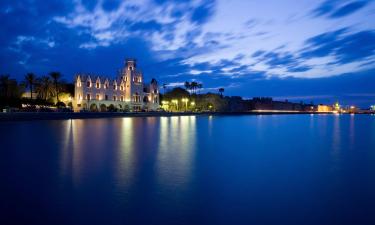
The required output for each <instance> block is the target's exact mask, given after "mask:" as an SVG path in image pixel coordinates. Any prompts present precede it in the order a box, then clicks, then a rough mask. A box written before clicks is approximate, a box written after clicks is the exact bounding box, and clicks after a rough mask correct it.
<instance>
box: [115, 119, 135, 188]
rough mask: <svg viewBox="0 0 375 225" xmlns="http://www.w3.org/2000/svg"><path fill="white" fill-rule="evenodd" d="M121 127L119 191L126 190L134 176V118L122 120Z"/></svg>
mask: <svg viewBox="0 0 375 225" xmlns="http://www.w3.org/2000/svg"><path fill="white" fill-rule="evenodd" d="M120 126H121V127H120V129H119V132H118V137H117V139H118V140H119V142H120V143H119V155H118V160H119V163H118V165H117V185H118V188H119V189H124V188H125V189H126V188H128V187H129V186H130V185H131V183H132V178H133V176H134V165H133V163H134V138H135V136H134V118H122V119H121V123H120Z"/></svg>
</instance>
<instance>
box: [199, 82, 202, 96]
mask: <svg viewBox="0 0 375 225" xmlns="http://www.w3.org/2000/svg"><path fill="white" fill-rule="evenodd" d="M202 88H203V84H202V83H198V93H199V94H200V90H201V89H202Z"/></svg>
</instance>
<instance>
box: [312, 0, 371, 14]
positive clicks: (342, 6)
mask: <svg viewBox="0 0 375 225" xmlns="http://www.w3.org/2000/svg"><path fill="white" fill-rule="evenodd" d="M368 3H370V1H369V0H356V1H350V2H348V1H347V0H326V1H324V2H322V3H321V4H320V5H319V6H318V7H317V8H315V9H314V10H313V11H312V14H313V15H314V16H315V17H319V16H327V17H329V18H340V17H344V16H348V15H350V14H352V13H354V12H356V11H358V10H360V9H362V8H363V7H365V6H366V5H367V4H368Z"/></svg>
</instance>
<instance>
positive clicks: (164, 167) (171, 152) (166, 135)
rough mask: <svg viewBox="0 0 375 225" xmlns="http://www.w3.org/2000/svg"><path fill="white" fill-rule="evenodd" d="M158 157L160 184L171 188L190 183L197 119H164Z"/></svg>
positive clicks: (186, 117)
mask: <svg viewBox="0 0 375 225" xmlns="http://www.w3.org/2000/svg"><path fill="white" fill-rule="evenodd" d="M159 135H160V141H159V145H158V150H157V151H158V155H157V169H156V170H157V178H158V179H159V183H161V184H166V185H170V186H171V187H175V186H181V185H185V184H186V182H188V180H189V177H190V173H191V169H192V168H191V165H192V164H193V162H192V160H193V154H194V151H195V145H196V117H195V116H185V117H163V118H161V119H160V127H159Z"/></svg>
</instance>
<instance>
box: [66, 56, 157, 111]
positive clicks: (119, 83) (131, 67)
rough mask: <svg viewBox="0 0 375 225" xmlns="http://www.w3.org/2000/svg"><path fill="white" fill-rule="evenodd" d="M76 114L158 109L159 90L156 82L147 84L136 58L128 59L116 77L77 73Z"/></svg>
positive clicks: (75, 82) (74, 104) (74, 107)
mask: <svg viewBox="0 0 375 225" xmlns="http://www.w3.org/2000/svg"><path fill="white" fill-rule="evenodd" d="M74 85H75V92H74V100H73V109H74V111H81V110H89V111H108V110H114V109H117V110H120V111H141V110H147V111H150V110H156V109H158V108H159V87H158V83H157V81H156V80H155V79H152V80H151V82H150V83H145V82H144V79H143V73H142V72H141V71H139V70H137V63H136V60H135V59H127V60H126V61H125V66H124V68H123V69H121V70H120V71H119V74H118V76H117V77H116V78H114V79H111V78H109V77H105V76H98V75H89V74H77V75H76V76H75V81H74Z"/></svg>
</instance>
